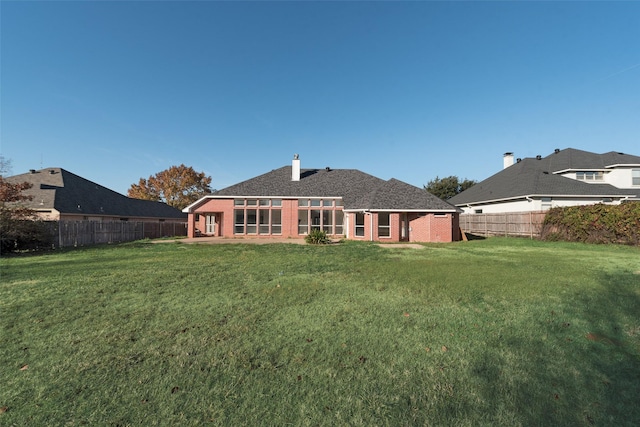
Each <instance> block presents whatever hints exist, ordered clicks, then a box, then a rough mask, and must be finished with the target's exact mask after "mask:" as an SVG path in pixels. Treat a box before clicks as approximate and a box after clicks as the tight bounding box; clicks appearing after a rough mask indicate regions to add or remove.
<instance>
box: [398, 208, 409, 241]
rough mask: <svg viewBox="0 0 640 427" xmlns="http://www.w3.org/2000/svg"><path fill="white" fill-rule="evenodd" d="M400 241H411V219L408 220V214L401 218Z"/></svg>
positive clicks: (402, 215)
mask: <svg viewBox="0 0 640 427" xmlns="http://www.w3.org/2000/svg"><path fill="white" fill-rule="evenodd" d="M400 240H402V241H407V240H409V218H407V213H406V212H405V213H402V214H401V216H400Z"/></svg>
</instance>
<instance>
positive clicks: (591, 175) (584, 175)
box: [576, 172, 603, 181]
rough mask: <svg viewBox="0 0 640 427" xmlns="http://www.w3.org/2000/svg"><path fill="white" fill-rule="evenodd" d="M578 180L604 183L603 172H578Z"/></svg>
mask: <svg viewBox="0 0 640 427" xmlns="http://www.w3.org/2000/svg"><path fill="white" fill-rule="evenodd" d="M576 179H577V180H580V181H602V179H603V175H602V172H576Z"/></svg>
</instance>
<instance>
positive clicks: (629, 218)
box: [541, 203, 640, 245]
mask: <svg viewBox="0 0 640 427" xmlns="http://www.w3.org/2000/svg"><path fill="white" fill-rule="evenodd" d="M541 237H542V239H543V240H554V241H557V240H566V241H573V242H585V243H619V244H625V245H639V244H640V203H623V204H621V205H615V206H611V205H603V204H597V205H588V206H571V207H565V208H553V209H550V210H549V212H547V215H546V216H545V219H544V222H543V224H542V232H541Z"/></svg>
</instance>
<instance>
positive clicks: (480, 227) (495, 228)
mask: <svg viewBox="0 0 640 427" xmlns="http://www.w3.org/2000/svg"><path fill="white" fill-rule="evenodd" d="M546 214H547V212H546V211H535V212H510V213H487V214H463V215H460V228H461V229H462V231H464V232H465V233H471V234H478V235H481V236H518V237H529V238H534V237H539V236H540V231H541V229H542V222H543V221H544V217H545V215H546Z"/></svg>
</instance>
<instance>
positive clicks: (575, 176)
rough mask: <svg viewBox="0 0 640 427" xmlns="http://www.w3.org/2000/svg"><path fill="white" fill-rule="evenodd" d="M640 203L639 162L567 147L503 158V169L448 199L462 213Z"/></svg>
mask: <svg viewBox="0 0 640 427" xmlns="http://www.w3.org/2000/svg"><path fill="white" fill-rule="evenodd" d="M634 200H637V201H640V157H638V156H633V155H629V154H624V153H617V152H613V151H612V152H609V153H604V154H595V153H590V152H587V151H582V150H576V149H573V148H567V149H565V150H555V152H554V153H553V154H550V155H548V156H547V157H542V156H537V157H535V158H525V159H517V160H516V161H515V162H514V156H513V153H506V154H505V155H504V169H503V170H502V171H500V172H498V173H497V174H495V175H493V176H491V177H489V178H487V179H485V180H484V181H482V182H479V183H478V184H476V185H474V186H473V187H471V188H469V189H467V190H465V191H463V192H462V193H460V194H457V195H456V196H454V197H452V198H451V199H449V200H448V202H449V203H451V204H453V205H455V206H457V207H459V208H460V209H462V210H463V211H464V213H470V214H473V213H477V214H479V213H504V212H526V211H543V210H547V209H550V208H552V207H556V206H576V205H591V204H596V203H604V204H614V205H615V204H620V203H622V202H625V201H634Z"/></svg>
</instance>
